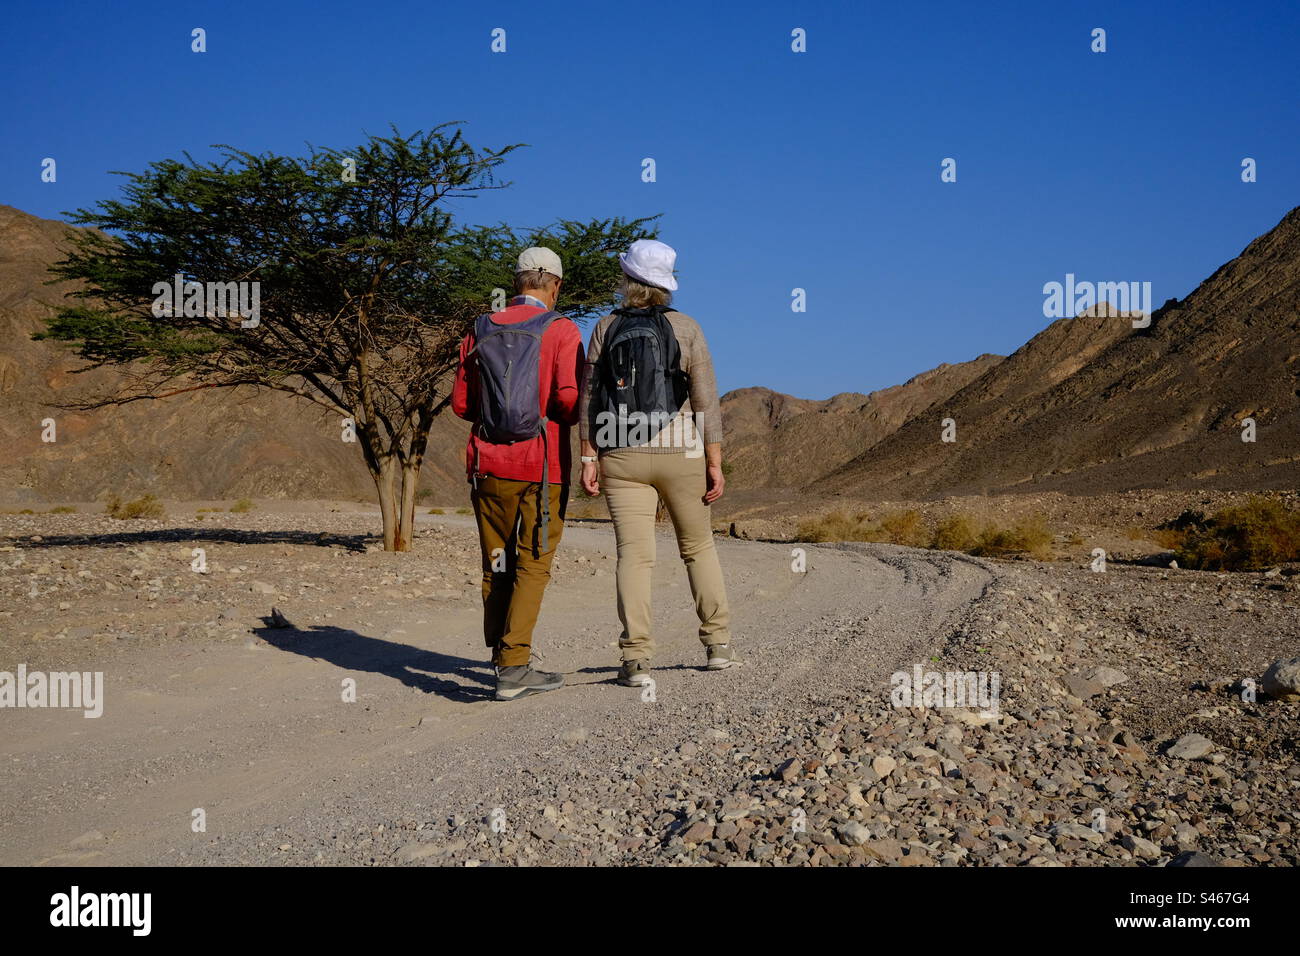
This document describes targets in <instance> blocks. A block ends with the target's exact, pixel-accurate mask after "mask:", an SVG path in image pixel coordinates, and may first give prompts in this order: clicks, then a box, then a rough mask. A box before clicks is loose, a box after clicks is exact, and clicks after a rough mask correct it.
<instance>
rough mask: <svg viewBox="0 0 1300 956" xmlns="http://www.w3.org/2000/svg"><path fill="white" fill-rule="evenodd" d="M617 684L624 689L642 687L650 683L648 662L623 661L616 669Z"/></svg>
mask: <svg viewBox="0 0 1300 956" xmlns="http://www.w3.org/2000/svg"><path fill="white" fill-rule="evenodd" d="M618 682H619V683H620V684H622V685H623V686H624V687H644V686H645V685H646V684H648V683H650V662H649V661H645V660H636V661H624V662H623V666H622V667H620V668H619V669H618Z"/></svg>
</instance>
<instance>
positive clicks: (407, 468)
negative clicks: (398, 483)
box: [393, 461, 420, 551]
mask: <svg viewBox="0 0 1300 956" xmlns="http://www.w3.org/2000/svg"><path fill="white" fill-rule="evenodd" d="M419 480H420V466H419V465H418V464H414V463H412V462H410V461H407V462H406V463H405V464H404V465H402V500H401V513H400V515H399V516H398V523H397V542H396V544H395V545H394V547H393V550H394V551H410V550H411V542H412V541H414V539H415V484H416V482H417V481H419Z"/></svg>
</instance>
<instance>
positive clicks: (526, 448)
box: [451, 304, 586, 485]
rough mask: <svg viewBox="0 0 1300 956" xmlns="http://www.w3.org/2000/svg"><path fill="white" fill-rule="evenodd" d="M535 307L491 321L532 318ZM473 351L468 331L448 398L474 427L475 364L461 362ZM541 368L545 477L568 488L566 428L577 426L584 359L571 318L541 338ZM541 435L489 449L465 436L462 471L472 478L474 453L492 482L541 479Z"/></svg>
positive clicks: (513, 308) (514, 309)
mask: <svg viewBox="0 0 1300 956" xmlns="http://www.w3.org/2000/svg"><path fill="white" fill-rule="evenodd" d="M541 311H543V310H542V309H541V308H540V307H538V306H535V305H531V304H511V305H509V306H507V307H506V308H505V310H504V311H501V312H497V313H495V314H494V315H493V316H492V319H493V321H495V322H507V323H514V322H522V321H524V320H525V319H531V318H532V317H533V316H535V315H537V314H538V313H539V312H541ZM473 347H474V333H473V332H470V333H469V334H468V335H466V336H465V338H464V339H463V340H462V341H461V343H460V366H459V367H458V368H457V369H456V384H455V386H454V387H453V389H452V393H451V408H452V411H454V412H455V413H456V414H457V415H458V416H460V417H461V418H463V419H465V420H466V421H470V422H473V421H475V420H476V419H477V417H478V401H479V400H478V365H477V364H476V363H474V362H473V361H470V362H469V363H466V361H465V357H466V356H467V355H468V354H469V351H470V349H472V348H473ZM540 361H541V368H540V369H539V376H538V384H539V385H540V388H539V392H540V393H541V394H539V395H538V409H539V410H540V411H541V413H542V414H543V415H545V416H547V418H548V419H549V421H548V422H547V425H546V430H547V438H548V439H549V444H550V449H551V454H550V459H551V460H550V475H549V478H550V480H551V481H552V482H554V483H555V484H565V485H567V484H568V483H569V470H570V462H571V460H572V458H571V453H570V450H569V426H571V425H575V424H577V422H578V391H579V383H580V382H581V381H582V373H583V367H584V365H585V364H586V354H585V353H584V351H583V348H582V332H580V331H579V330H578V326H577V325H576V324H574V322H573V320H572V319H567V318H564V317H563V316H561V317H560V318H558V319H556V320H555V321H554V322H552V323H551V324H550V325H549V326H548V327H547V329H546V334H544V335H543V336H542V350H541V359H540ZM542 449H543V444H542V436H541V435H538V436H537V437H536V438H531V439H529V440H527V441H519V442H515V443H514V444H513V445H494V444H492V443H491V442H489V441H485V440H483V439H481V438H480V437H479V436H478V434H477V432H473V431H472V432H470V436H469V442H468V444H467V445H466V446H465V471H466V473H467V474H468V475H469V477H470V479H471V480H472V479H473V477H474V457H475V454H474V453H475V452H476V451H477V452H478V467H479V471H480V472H481V473H482V474H485V475H492V476H493V477H495V478H506V479H510V480H512V481H541V480H542Z"/></svg>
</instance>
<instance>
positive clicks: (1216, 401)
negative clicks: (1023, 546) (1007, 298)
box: [819, 208, 1300, 498]
mask: <svg viewBox="0 0 1300 956" xmlns="http://www.w3.org/2000/svg"><path fill="white" fill-rule="evenodd" d="M1298 371H1300V208H1297V209H1294V210H1292V211H1291V212H1290V213H1288V214H1287V215H1286V216H1285V217H1284V218H1283V219H1282V221H1281V222H1280V223H1279V224H1278V225H1277V226H1276V227H1275V228H1274V229H1272V230H1270V231H1269V232H1268V233H1266V234H1264V235H1262V236H1260V237H1259V238H1258V239H1256V240H1254V241H1253V242H1251V243H1250V245H1248V246H1247V247H1246V249H1245V250H1244V251H1243V252H1242V253H1241V254H1240V255H1239V256H1238V257H1237V258H1235V259H1233V260H1232V261H1231V262H1229V263H1227V264H1226V265H1224V266H1222V267H1221V268H1219V269H1218V270H1217V271H1216V272H1215V273H1214V274H1213V275H1212V276H1210V277H1209V278H1208V279H1206V280H1205V281H1204V282H1202V283H1201V285H1200V286H1199V287H1198V288H1197V289H1196V290H1195V291H1194V292H1193V293H1192V294H1190V295H1189V296H1188V297H1187V298H1186V299H1185V300H1183V301H1181V302H1179V301H1176V300H1171V301H1170V302H1167V303H1166V304H1165V305H1164V306H1162V307H1161V308H1160V309H1158V310H1156V312H1155V314H1154V315H1153V316H1152V321H1151V323H1150V325H1149V327H1147V328H1141V329H1138V328H1134V327H1133V323H1132V322H1131V321H1130V320H1129V318H1128V317H1125V316H1119V315H1115V316H1107V315H1089V316H1083V317H1080V318H1074V319H1061V320H1058V321H1056V322H1054V323H1053V324H1052V325H1051V326H1049V327H1048V328H1047V329H1045V330H1044V331H1043V332H1041V333H1039V334H1038V335H1036V336H1035V337H1034V338H1033V339H1031V340H1030V341H1029V342H1028V343H1026V344H1025V345H1024V346H1023V347H1022V348H1021V349H1020V350H1019V351H1017V352H1016V353H1015V354H1014V355H1012V356H1010V357H1009V358H1007V359H1006V360H1005V361H1003V362H999V363H998V364H996V365H995V366H993V367H992V368H990V369H988V370H987V371H986V372H985V373H984V374H983V375H981V376H979V377H978V378H976V379H975V380H973V381H972V382H970V383H969V384H967V385H966V386H965V387H963V388H961V389H959V390H957V391H955V392H954V393H953V394H952V395H951V396H949V397H948V398H947V399H945V400H943V401H941V402H939V403H938V404H937V405H936V406H934V407H933V408H930V409H929V410H927V412H926V413H925V414H924V415H918V416H916V417H913V418H912V419H911V420H909V421H908V422H907V423H905V424H904V425H903V426H902V427H901V428H899V429H898V430H897V431H895V432H893V433H892V434H890V435H889V436H887V437H886V438H885V439H883V440H882V441H881V442H879V443H878V444H877V445H875V446H873V447H871V448H870V449H869V450H867V451H866V452H864V453H862V454H860V455H857V456H855V457H854V458H853V459H852V460H851V461H848V462H847V463H846V464H844V465H843V466H841V467H840V468H838V469H836V471H835V472H834V473H832V474H830V475H828V476H827V477H826V478H825V479H823V481H822V482H821V483H820V486H819V487H820V488H821V489H822V490H826V491H831V492H836V491H838V492H843V493H849V492H855V493H857V492H859V491H860V490H861V489H866V488H869V489H870V490H871V493H872V495H873V496H878V497H894V498H916V497H928V496H935V495H940V494H964V493H987V492H996V491H1021V490H1033V491H1049V490H1055V491H1065V492H1071V493H1094V492H1103V491H1114V490H1125V489H1134V488H1194V487H1207V488H1224V489H1248V488H1258V489H1270V488H1283V487H1295V486H1296V484H1297V483H1298V482H1300V380H1298V379H1297V372H1298ZM943 418H951V419H953V420H954V421H955V423H956V428H957V432H956V441H955V442H952V443H945V442H942V441H941V440H940V437H941V428H940V420H941V419H943ZM1247 418H1249V419H1253V421H1254V422H1255V431H1256V434H1255V439H1256V440H1255V441H1254V442H1244V441H1243V440H1242V435H1243V427H1242V424H1241V423H1242V421H1243V420H1245V419H1247Z"/></svg>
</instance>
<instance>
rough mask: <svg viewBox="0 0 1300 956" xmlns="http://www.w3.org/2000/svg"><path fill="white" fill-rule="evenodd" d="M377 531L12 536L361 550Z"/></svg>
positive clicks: (49, 542)
mask: <svg viewBox="0 0 1300 956" xmlns="http://www.w3.org/2000/svg"><path fill="white" fill-rule="evenodd" d="M382 540H383V537H382V535H378V534H331V533H322V532H316V531H244V530H241V529H239V528H154V529H150V530H147V531H111V532H107V533H104V534H55V535H44V536H42V540H40V541H31V540H29V539H27V538H12V539H10V541H9V543H10V544H11V545H13V546H14V547H17V548H23V549H27V548H54V547H66V546H68V545H82V546H90V547H106V546H110V545H116V544H121V545H127V544H179V543H181V542H185V541H219V542H224V543H227V544H314V545H318V546H320V547H322V548H328V547H331V546H334V545H339V546H342V547H344V548H347V549H348V550H349V551H354V552H364V551H365V550H366V545H367V544H371V543H374V542H378V541H382Z"/></svg>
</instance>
